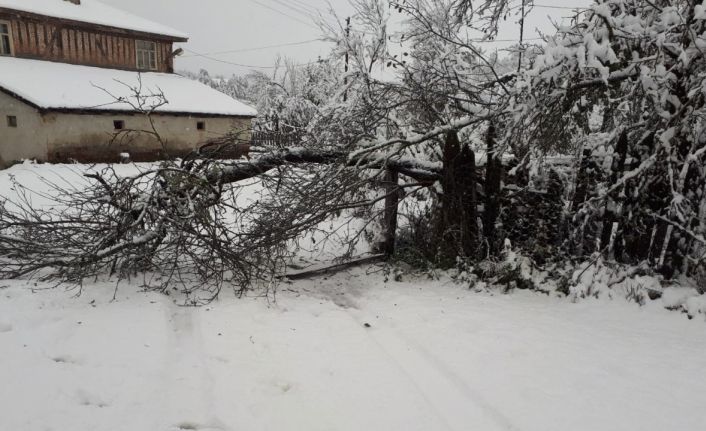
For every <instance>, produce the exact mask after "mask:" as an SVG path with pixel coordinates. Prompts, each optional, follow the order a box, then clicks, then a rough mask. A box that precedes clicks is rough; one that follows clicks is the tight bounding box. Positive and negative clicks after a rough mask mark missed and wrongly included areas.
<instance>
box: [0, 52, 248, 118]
mask: <svg viewBox="0 0 706 431" xmlns="http://www.w3.org/2000/svg"><path fill="white" fill-rule="evenodd" d="M0 69H2V70H3V71H4V72H7V73H3V74H0V88H1V89H3V90H4V91H5V92H7V93H10V94H11V95H13V96H15V97H16V98H19V99H21V100H23V101H25V102H26V103H29V104H32V105H34V106H35V107H37V108H38V109H41V110H47V111H93V112H96V113H101V112H126V113H129V112H135V109H134V108H133V106H131V105H130V104H129V103H127V102H126V101H131V102H134V101H135V98H134V94H132V91H131V90H130V88H131V87H138V86H141V87H142V89H143V92H142V94H141V95H142V96H143V97H145V96H147V102H148V103H150V102H154V103H158V102H160V100H159V96H155V95H158V94H160V93H163V94H164V98H165V99H166V101H167V103H166V104H164V105H163V106H159V107H157V108H156V109H155V111H154V113H155V114H163V115H194V116H198V115H203V116H226V117H247V118H253V117H255V116H257V111H256V110H255V109H254V108H253V107H251V106H249V105H247V104H245V103H243V102H241V101H239V100H236V99H234V98H232V97H230V96H228V95H226V94H224V93H221V92H219V91H217V90H215V89H213V88H211V87H209V86H207V85H205V84H202V83H200V82H198V81H194V80H191V79H188V78H185V77H183V76H180V75H177V74H168V73H157V72H142V73H139V72H130V71H123V70H117V69H105V68H99V67H92V66H80V65H72V64H65V63H55V62H48V61H41V60H28V59H19V58H14V57H0ZM57 82H60V83H61V85H57ZM150 94H153V96H150Z"/></svg>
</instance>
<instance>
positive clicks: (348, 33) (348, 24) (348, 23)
mask: <svg viewBox="0 0 706 431" xmlns="http://www.w3.org/2000/svg"><path fill="white" fill-rule="evenodd" d="M350 36H351V17H348V18H346V66H345V74H346V76H344V78H343V85H345V86H347V85H348V76H347V75H348V44H349V42H350V41H349V38H350ZM347 100H348V89H346V91H345V92H343V101H344V102H346V101H347Z"/></svg>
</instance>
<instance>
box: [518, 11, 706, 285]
mask: <svg viewBox="0 0 706 431" xmlns="http://www.w3.org/2000/svg"><path fill="white" fill-rule="evenodd" d="M704 9H705V7H704V4H699V2H696V1H689V0H676V1H675V0H669V1H649V0H599V1H596V2H595V3H594V4H593V5H591V7H590V8H588V9H587V10H585V11H582V12H581V13H580V14H579V15H577V16H576V17H575V19H574V21H573V24H572V25H569V26H566V27H562V28H560V29H558V33H557V35H556V36H554V37H553V38H551V39H549V40H548V43H547V45H546V47H545V48H544V52H543V54H542V55H540V56H539V57H537V58H536V59H535V61H534V64H533V66H532V68H531V69H530V70H528V71H526V72H525V73H523V74H522V75H521V76H520V78H518V81H517V83H516V94H515V95H513V98H512V108H511V113H512V116H513V120H512V123H511V124H512V126H511V127H509V128H508V134H507V136H506V139H507V141H508V142H511V141H515V142H523V143H524V144H526V145H527V146H528V147H529V148H533V149H541V150H543V151H563V152H566V151H567V150H568V149H569V148H570V147H571V146H575V145H578V146H579V147H580V148H581V149H582V156H583V162H582V165H581V166H582V169H581V170H580V172H579V175H582V174H584V180H585V177H586V175H588V174H587V171H590V170H591V169H592V167H591V163H592V162H591V159H593V160H598V164H599V165H600V164H601V163H602V161H605V164H606V167H607V169H605V175H604V178H602V179H601V178H594V180H597V184H595V185H594V186H590V187H588V189H587V187H586V184H585V181H584V182H583V183H582V182H581V181H579V184H577V190H576V196H575V198H574V210H576V211H577V212H578V213H577V220H578V221H579V222H580V223H582V224H583V225H584V226H587V225H588V224H590V223H591V220H593V221H596V220H598V221H600V222H602V227H601V229H600V232H595V233H594V236H595V237H597V238H598V239H599V241H598V244H599V245H598V249H599V250H604V251H606V250H608V251H613V250H614V252H615V255H616V257H617V258H619V259H624V260H627V261H641V260H644V259H648V258H649V259H651V260H652V261H653V262H656V263H658V264H660V265H665V266H666V270H667V272H673V271H674V270H682V269H683V270H684V271H688V270H689V268H690V267H692V268H693V266H694V265H693V264H698V262H699V261H703V259H704V255H703V252H704V248H703V245H704V233H705V232H706V231H705V228H706V226H705V224H704V223H705V222H704V217H705V215H706V211H705V209H706V202H705V200H704V187H705V186H704V184H705V182H706V171H704V168H703V166H704V159H705V157H706V136H705V135H704V133H705V129H704V114H706V107H705V104H704V96H705V93H704V91H705V90H704V89H705V88H706V87H705V86H704V84H706V81H705V78H706V58H705V57H704V52H705V51H704V49H706V34H705V33H704V32H705V30H706V11H705V10H704ZM596 115H600V116H602V118H601V119H600V121H598V122H597V123H596V122H594V123H596V124H594V127H591V125H590V124H589V123H590V120H591V118H592V117H595V116H596ZM606 153H608V154H606ZM606 155H607V156H608V157H607V158H606V157H605V156H606ZM589 251H592V249H591V248H589ZM684 257H686V259H685V258H684Z"/></svg>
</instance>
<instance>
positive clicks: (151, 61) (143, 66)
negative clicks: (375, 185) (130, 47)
mask: <svg viewBox="0 0 706 431" xmlns="http://www.w3.org/2000/svg"><path fill="white" fill-rule="evenodd" d="M135 49H136V51H137V68H138V69H140V70H157V44H156V43H155V42H147V41H144V40H138V41H137V42H136V43H135Z"/></svg>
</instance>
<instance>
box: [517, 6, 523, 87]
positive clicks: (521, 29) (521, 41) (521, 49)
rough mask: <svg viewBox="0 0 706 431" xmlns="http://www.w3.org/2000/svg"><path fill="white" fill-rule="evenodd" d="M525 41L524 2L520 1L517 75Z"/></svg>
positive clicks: (520, 67) (520, 68)
mask: <svg viewBox="0 0 706 431" xmlns="http://www.w3.org/2000/svg"><path fill="white" fill-rule="evenodd" d="M524 39H525V0H522V16H520V53H519V54H520V55H519V60H517V73H520V71H521V70H522V52H523V50H524V46H522V43H523V41H524Z"/></svg>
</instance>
